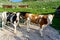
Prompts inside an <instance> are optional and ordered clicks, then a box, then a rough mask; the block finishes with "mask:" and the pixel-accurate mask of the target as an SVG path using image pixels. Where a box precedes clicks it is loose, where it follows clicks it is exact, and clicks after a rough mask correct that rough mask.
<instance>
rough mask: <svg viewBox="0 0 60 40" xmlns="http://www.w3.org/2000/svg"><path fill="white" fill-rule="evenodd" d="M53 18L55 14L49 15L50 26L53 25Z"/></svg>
mask: <svg viewBox="0 0 60 40" xmlns="http://www.w3.org/2000/svg"><path fill="white" fill-rule="evenodd" d="M53 17H54V14H49V15H48V22H49V24H52V20H53Z"/></svg>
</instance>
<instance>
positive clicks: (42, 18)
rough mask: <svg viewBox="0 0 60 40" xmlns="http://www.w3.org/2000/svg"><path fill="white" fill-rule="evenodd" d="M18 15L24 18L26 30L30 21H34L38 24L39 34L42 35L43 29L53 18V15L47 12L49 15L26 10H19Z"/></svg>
mask: <svg viewBox="0 0 60 40" xmlns="http://www.w3.org/2000/svg"><path fill="white" fill-rule="evenodd" d="M20 13H21V14H20V16H21V17H22V18H24V19H26V22H25V23H27V31H28V32H29V27H30V22H32V23H36V24H39V25H40V34H41V36H43V33H42V31H43V29H44V28H45V27H46V26H47V25H49V24H51V23H52V19H53V15H52V14H49V15H37V14H29V13H26V12H20Z"/></svg>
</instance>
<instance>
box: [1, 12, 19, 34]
mask: <svg viewBox="0 0 60 40" xmlns="http://www.w3.org/2000/svg"><path fill="white" fill-rule="evenodd" d="M19 15H20V13H18V12H17V13H16V12H3V13H2V26H4V25H6V23H8V22H9V23H12V25H13V26H14V33H16V27H17V25H18V24H19Z"/></svg>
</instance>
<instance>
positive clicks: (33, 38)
mask: <svg viewBox="0 0 60 40" xmlns="http://www.w3.org/2000/svg"><path fill="white" fill-rule="evenodd" d="M11 29H13V27H5V29H4V30H0V35H1V36H0V40H60V35H59V34H58V31H56V30H55V29H53V28H51V27H50V26H48V27H47V28H45V29H44V31H43V34H44V36H43V37H41V36H40V34H39V27H38V26H34V25H31V27H30V29H31V30H30V32H29V33H28V32H27V31H26V26H25V25H20V27H17V33H16V34H14V33H13V30H11Z"/></svg>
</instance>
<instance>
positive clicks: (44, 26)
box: [40, 25, 47, 36]
mask: <svg viewBox="0 0 60 40" xmlns="http://www.w3.org/2000/svg"><path fill="white" fill-rule="evenodd" d="M46 27H47V25H42V26H41V27H40V34H41V36H43V32H42V31H43V29H44V28H46Z"/></svg>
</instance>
